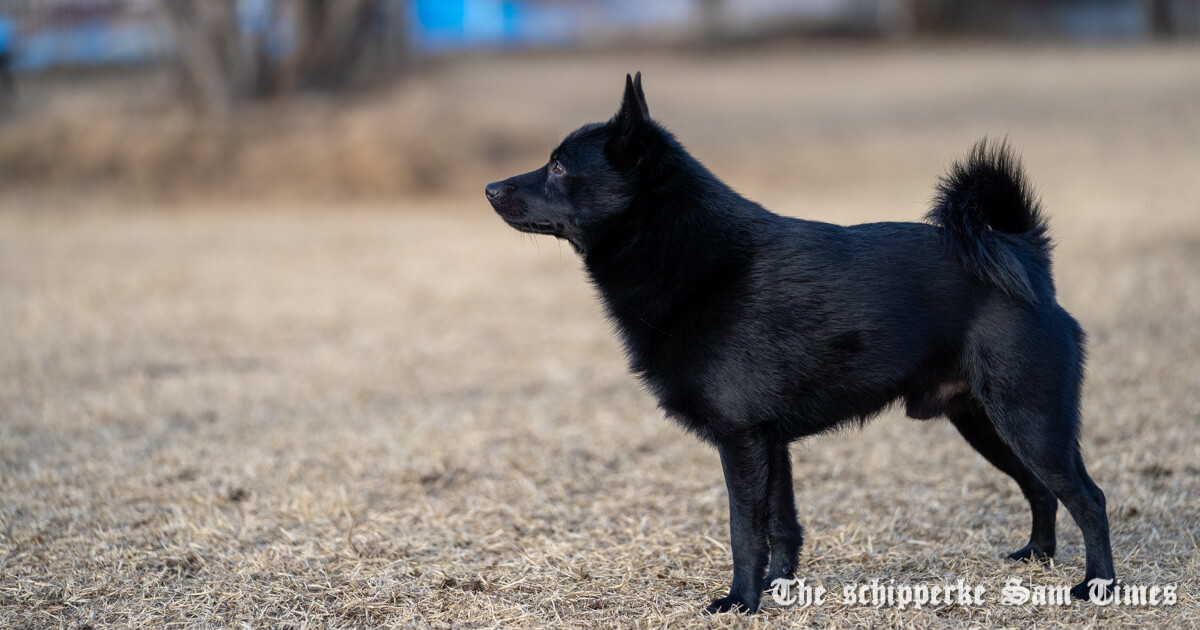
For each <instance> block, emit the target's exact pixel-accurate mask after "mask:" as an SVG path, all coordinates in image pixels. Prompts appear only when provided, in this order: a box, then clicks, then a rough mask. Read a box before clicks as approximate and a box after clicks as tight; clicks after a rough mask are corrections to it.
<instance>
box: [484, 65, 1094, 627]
mask: <svg viewBox="0 0 1200 630" xmlns="http://www.w3.org/2000/svg"><path fill="white" fill-rule="evenodd" d="M486 192H487V196H488V198H489V200H490V201H491V203H492V205H493V207H494V208H495V210H496V212H497V213H499V214H500V216H501V217H503V218H504V220H505V221H507V222H508V223H509V224H510V225H512V226H514V227H516V228H517V229H520V230H523V231H526V232H534V233H541V234H552V235H555V236H557V237H559V238H562V239H565V240H567V241H568V242H570V244H571V245H572V246H573V247H574V248H575V250H576V251H577V252H579V254H580V255H581V256H582V258H583V260H584V263H585V265H586V267H587V271H588V274H589V275H590V277H591V279H592V282H593V283H594V284H595V286H596V288H597V290H598V292H599V293H600V296H601V298H602V299H603V302H604V305H605V307H606V309H607V311H608V314H609V316H610V317H611V318H612V320H613V321H614V322H615V324H616V327H617V329H618V331H619V332H620V335H621V337H622V339H623V341H624V344H625V348H626V351H627V354H628V356H629V362H630V365H631V367H632V369H633V371H634V372H635V373H636V374H637V375H638V376H640V377H641V378H642V380H643V381H644V382H645V383H646V385H647V386H648V387H649V389H650V390H651V391H652V392H653V393H654V395H655V396H656V397H657V398H658V401H659V403H660V404H661V406H662V408H663V409H664V410H665V411H666V413H667V414H668V415H669V416H670V417H671V418H673V419H675V420H676V421H678V422H679V423H680V424H681V425H683V426H684V427H685V428H687V429H688V430H690V431H692V432H693V433H695V434H696V435H698V436H700V437H701V438H702V439H704V440H706V441H708V442H710V443H712V444H714V445H715V446H716V447H717V450H718V452H719V453H720V457H721V463H722V468H723V469H724V472H725V482H726V486H727V488H728V491H729V511H730V528H731V538H732V543H733V561H734V577H733V584H732V586H731V588H730V591H729V595H728V596H727V597H724V598H722V599H718V600H716V601H714V602H713V603H712V604H711V605H710V606H709V607H708V610H709V611H710V612H718V611H726V610H731V609H740V610H745V611H754V610H757V608H758V605H759V598H760V593H761V592H762V590H763V588H764V586H766V585H769V584H770V582H771V580H773V579H775V578H780V577H791V576H792V574H793V572H794V570H795V566H796V556H797V553H798V551H799V549H800V546H801V543H802V530H801V528H800V525H799V524H798V523H797V522H796V508H795V503H794V496H793V493H792V475H791V464H790V461H789V458H788V444H789V443H790V442H792V441H793V440H796V439H798V438H802V437H804V436H808V435H813V434H815V433H819V432H821V431H825V430H828V429H831V428H834V427H837V426H839V425H842V424H845V423H847V422H863V421H865V420H866V419H868V418H870V417H872V416H874V415H875V414H877V413H879V411H880V410H882V409H883V408H885V407H886V406H887V405H889V404H890V403H892V402H894V401H898V400H903V401H904V403H905V405H906V408H907V411H908V413H909V415H911V416H913V417H915V418H922V419H923V418H932V417H935V416H946V417H948V418H949V419H950V421H951V422H952V423H954V425H955V427H957V428H958V430H959V432H961V433H962V435H963V436H964V437H965V438H966V439H967V441H968V442H969V443H970V444H971V445H972V446H973V447H974V448H975V449H976V450H978V451H979V452H980V453H981V454H983V456H984V457H985V458H987V459H988V461H990V462H992V463H993V464H994V465H995V466H996V467H998V468H1000V469H1001V470H1003V471H1004V472H1006V473H1008V474H1009V475H1010V476H1012V477H1013V478H1014V479H1015V480H1016V481H1017V483H1018V484H1019V485H1020V487H1021V490H1022V492H1024V494H1025V496H1026V497H1027V498H1028V499H1029V503H1030V507H1031V509H1032V511H1033V532H1032V535H1031V536H1030V541H1029V544H1028V545H1026V546H1025V547H1024V548H1023V549H1021V550H1019V551H1017V552H1015V553H1013V554H1012V556H1011V557H1014V558H1045V557H1050V556H1053V555H1054V552H1055V535H1054V518H1055V511H1056V509H1057V504H1058V501H1059V500H1061V501H1062V502H1063V504H1064V505H1066V506H1067V509H1068V510H1069V511H1070V512H1071V514H1072V516H1074V517H1075V520H1076V522H1077V523H1078V524H1079V526H1080V528H1081V529H1082V531H1083V535H1084V539H1085V541H1086V545H1087V566H1086V571H1085V583H1082V584H1080V585H1078V586H1077V587H1076V588H1075V589H1073V591H1072V593H1073V594H1074V595H1076V596H1083V597H1086V591H1087V586H1086V581H1087V580H1090V579H1092V578H1094V577H1100V578H1112V577H1113V565H1112V553H1111V551H1110V548H1109V535H1108V520H1107V517H1106V514H1105V507H1104V494H1103V493H1102V492H1101V491H1100V489H1099V488H1098V487H1096V485H1095V484H1094V483H1092V480H1091V479H1090V478H1089V477H1088V474H1087V472H1086V470H1085V469H1084V466H1083V460H1082V458H1081V457H1080V453H1079V446H1078V434H1079V395H1080V385H1081V382H1082V379H1083V362H1084V335H1083V331H1082V330H1081V329H1080V328H1079V325H1078V324H1077V323H1076V322H1075V320H1074V319H1072V318H1071V316H1070V315H1069V314H1067V312H1066V311H1065V310H1063V309H1062V308H1061V307H1060V306H1059V305H1058V304H1057V302H1056V301H1055V298H1054V283H1053V280H1052V278H1051V276H1050V242H1049V239H1048V237H1047V236H1046V225H1045V221H1044V220H1043V219H1042V217H1041V214H1040V211H1039V209H1038V205H1037V202H1036V201H1035V199H1034V196H1033V194H1032V193H1031V191H1030V188H1029V186H1028V185H1027V184H1026V182H1025V179H1024V176H1023V175H1022V174H1021V171H1020V168H1019V166H1018V163H1017V161H1016V159H1015V158H1014V157H1013V156H1012V153H1011V152H1010V151H1009V149H1008V148H1007V147H1006V146H1005V145H1004V144H1001V145H1000V146H995V147H989V146H988V145H987V144H986V143H983V142H981V143H980V144H979V145H977V146H976V147H975V149H974V150H973V151H972V152H971V153H970V154H969V156H968V157H967V159H966V160H965V161H964V162H961V163H959V164H956V165H955V166H953V167H952V169H951V171H950V174H949V175H948V176H946V177H945V178H943V180H942V181H941V183H940V186H939V191H938V196H937V199H936V203H935V205H934V209H933V211H932V212H930V215H929V218H930V220H931V221H932V222H933V223H934V224H933V225H930V224H925V223H871V224H865V225H854V226H839V225H832V224H828V223H819V222H814V221H803V220H799V219H792V218H786V217H782V216H779V215H776V214H773V213H771V212H769V211H767V210H766V209H764V208H762V207H761V206H759V205H758V204H756V203H754V202H751V201H749V200H747V199H745V198H743V197H741V196H739V195H738V194H737V193H735V192H734V191H733V190H731V189H730V188H729V187H728V186H726V185H725V184H724V183H722V182H721V181H720V180H719V179H717V178H716V177H714V176H713V175H712V174H711V173H710V172H709V171H708V170H707V169H706V168H704V166H702V165H701V164H700V163H699V162H697V161H696V160H695V159H694V158H693V157H692V156H691V155H690V154H688V153H687V151H685V150H684V148H683V147H682V146H681V145H680V144H679V143H678V142H677V141H676V140H675V138H674V137H673V136H672V135H671V134H670V133H668V132H667V131H666V130H664V129H663V128H662V127H661V126H659V125H658V124H657V123H656V122H654V121H653V120H651V119H650V115H649V109H648V107H647V106H646V100H645V96H644V94H643V91H642V87H641V76H640V75H639V76H638V77H637V78H631V77H626V86H625V95H624V99H623V102H622V106H621V109H620V111H619V112H618V113H617V115H616V116H614V117H613V119H611V120H610V121H608V122H607V123H597V124H592V125H586V126H584V127H581V128H580V129H578V130H576V131H575V132H573V133H572V134H571V135H569V136H568V137H567V138H566V139H565V140H564V141H563V142H562V143H561V144H560V145H559V146H558V148H556V149H555V150H554V152H553V153H552V155H551V159H550V162H549V163H548V164H547V165H546V166H544V167H542V168H539V169H537V170H535V171H532V172H530V173H526V174H524V175H519V176H516V177H513V178H511V179H508V180H505V181H503V182H497V183H493V184H489V185H488V187H487V191H486ZM764 572H765V573H766V577H765V579H764Z"/></svg>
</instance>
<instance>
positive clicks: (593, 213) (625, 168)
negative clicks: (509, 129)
mask: <svg viewBox="0 0 1200 630" xmlns="http://www.w3.org/2000/svg"><path fill="white" fill-rule="evenodd" d="M662 135H663V132H662V131H661V129H660V128H659V127H658V126H657V125H655V124H654V123H653V122H652V121H651V120H650V110H649V109H648V108H647V107H646V95H645V94H644V93H643V92H642V74H641V73H640V72H639V73H638V74H637V76H636V77H630V76H629V75H625V96H624V98H623V99H622V102H621V109H620V111H618V112H617V114H616V116H613V118H612V119H611V120H609V121H608V122H605V123H593V124H590V125H584V126H583V127H580V128H579V129H576V130H575V131H574V132H572V133H571V134H570V135H568V136H567V137H566V139H565V140H563V141H562V142H561V143H560V144H559V145H558V147H557V148H555V149H554V151H552V152H551V153H550V160H549V161H548V162H546V164H545V165H544V166H542V167H540V168H538V169H537V170H533V171H530V172H528V173H525V174H524V175H517V176H515V177H510V178H508V179H506V180H504V181H501V182H493V183H491V184H488V185H487V188H486V189H485V194H486V195H487V198H488V201H490V202H491V204H492V207H493V208H495V210H496V213H497V214H499V215H500V217H501V218H503V219H504V220H505V222H507V223H508V224H509V225H511V226H513V227H514V228H516V229H518V230H521V231H522V232H530V233H533V234H550V235H553V236H557V237H558V238H561V239H564V240H566V241H568V242H569V243H571V245H572V246H573V247H574V248H575V250H576V251H578V252H580V253H583V252H585V251H586V249H587V240H588V238H587V237H588V234H589V233H590V231H591V228H592V227H593V226H595V225H597V224H599V223H601V222H603V221H605V220H606V219H609V218H612V217H614V216H616V215H619V214H621V213H623V212H624V211H625V210H626V209H627V208H628V206H629V202H630V199H631V197H632V196H633V190H634V185H635V184H636V182H637V179H638V171H639V167H640V166H642V165H643V163H644V162H645V161H646V158H647V157H648V156H649V154H650V149H651V147H652V145H653V144H655V142H656V140H657V139H659V138H661V137H662Z"/></svg>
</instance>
